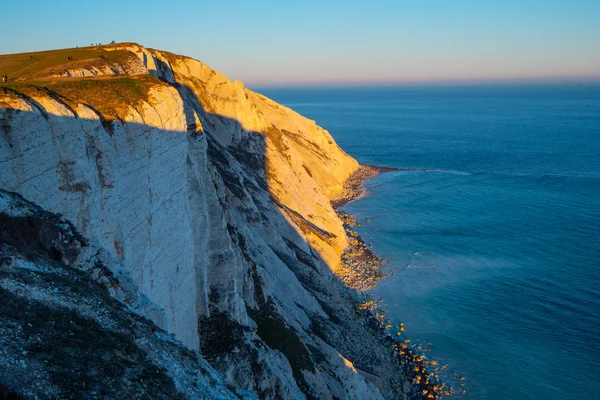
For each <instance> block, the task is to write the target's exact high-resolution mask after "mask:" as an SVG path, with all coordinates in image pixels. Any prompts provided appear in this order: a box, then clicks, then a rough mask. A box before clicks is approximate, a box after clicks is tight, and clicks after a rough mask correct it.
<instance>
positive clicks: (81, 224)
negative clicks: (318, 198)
mask: <svg viewBox="0 0 600 400" xmlns="http://www.w3.org/2000/svg"><path fill="white" fill-rule="evenodd" d="M169 84H170V85H171V86H172V87H174V88H176V89H177V91H178V92H179V94H180V96H181V98H182V99H183V100H184V101H183V104H184V110H183V111H184V114H185V119H186V124H187V129H186V130H181V131H172V130H165V129H163V128H161V127H154V126H149V125H146V124H138V123H129V122H123V121H120V120H119V119H118V118H114V117H112V116H107V115H102V114H101V113H100V112H99V111H98V110H96V109H95V108H93V107H91V106H88V107H89V108H90V109H91V110H92V111H93V112H94V113H95V114H97V116H98V120H95V119H86V118H82V117H80V116H78V115H77V113H76V111H75V110H74V109H73V108H72V107H70V106H69V105H68V102H67V101H65V99H63V98H61V97H60V96H59V95H52V96H50V97H51V98H52V99H53V100H54V101H56V102H58V103H60V104H63V105H64V106H65V107H66V108H67V109H68V110H69V111H70V112H71V113H73V116H58V115H54V114H52V113H49V112H48V111H47V110H46V109H45V108H44V107H43V105H42V104H40V103H39V102H37V101H35V100H34V99H32V98H31V97H28V96H25V95H24V94H22V93H16V92H13V94H15V95H17V96H19V97H21V99H22V100H23V101H25V102H26V103H28V104H29V105H30V106H31V107H32V108H33V109H34V110H36V111H37V112H36V111H32V112H30V111H21V110H17V109H11V108H7V109H4V110H2V109H0V117H1V120H0V122H1V123H0V144H1V148H0V166H1V165H3V164H4V165H8V164H9V162H11V160H13V159H15V158H19V157H21V158H23V160H21V161H22V162H20V163H13V166H14V168H12V169H11V170H8V169H5V168H2V172H0V187H1V188H2V189H5V190H9V191H15V192H18V193H20V194H22V195H23V196H24V197H25V198H27V200H30V201H32V202H34V203H38V204H40V203H41V204H40V205H41V206H42V207H44V199H45V198H46V197H47V196H48V193H42V192H40V189H39V186H38V185H37V183H38V181H39V180H40V179H44V177H45V176H46V174H50V175H52V171H48V170H47V169H43V168H41V166H40V169H39V170H37V171H34V172H31V171H25V170H24V169H23V165H25V164H27V163H28V162H30V163H35V160H29V161H28V160H25V159H24V157H26V156H24V155H23V154H22V153H20V152H21V151H22V150H21V148H20V143H21V142H22V140H21V139H22V138H18V137H16V136H15V135H19V134H20V133H22V132H23V130H18V131H17V130H15V129H14V127H13V125H12V122H13V120H15V119H19V118H21V119H22V120H36V119H40V118H41V119H43V120H45V121H46V122H47V123H48V125H49V126H52V127H53V129H55V130H57V129H61V127H69V126H73V124H75V126H77V127H79V128H78V129H75V130H73V131H70V132H68V131H65V132H64V136H65V137H63V138H62V139H61V140H62V141H63V143H67V142H69V141H77V140H80V138H78V135H80V134H81V132H82V131H83V132H84V136H85V140H84V142H85V143H81V145H80V146H79V147H77V148H80V149H81V150H82V151H83V153H84V154H85V157H83V158H79V157H76V156H74V155H73V154H72V152H71V151H70V150H69V151H65V152H64V153H63V152H62V151H61V147H60V146H61V144H60V143H55V145H56V146H57V148H56V150H57V153H58V154H57V155H56V160H57V162H56V163H54V168H55V169H56V171H55V173H56V175H57V176H58V180H61V181H62V182H57V186H56V187H55V188H54V189H53V190H55V191H56V192H57V193H59V195H58V197H61V202H67V203H68V202H74V203H75V202H79V203H81V204H84V203H85V202H86V200H85V199H86V197H88V196H91V195H92V193H94V192H97V191H99V192H101V193H102V196H110V195H111V192H112V191H115V190H117V186H119V185H121V183H120V181H119V177H118V176H115V175H114V174H111V172H110V171H111V170H112V167H111V166H110V165H106V164H107V163H108V162H109V161H107V157H105V154H104V153H103V148H104V149H107V148H108V147H109V146H108V145H109V144H110V145H111V146H113V147H115V149H113V150H111V151H116V152H117V153H119V152H123V153H127V151H130V152H133V151H137V150H144V151H147V153H148V159H147V160H146V161H144V163H142V164H140V168H147V169H148V171H150V170H151V169H152V168H151V164H152V163H153V162H154V161H155V160H154V159H153V157H154V156H155V155H156V156H157V157H162V156H163V155H161V154H160V153H161V152H160V151H159V149H157V148H155V147H154V146H155V145H160V143H159V142H158V141H157V142H156V143H154V141H155V140H156V139H157V138H159V137H162V136H166V137H170V138H175V139H177V138H178V137H179V136H181V138H179V139H181V140H179V141H178V140H175V139H173V140H174V141H175V144H181V145H182V146H183V145H184V144H186V145H187V146H198V147H202V146H204V143H206V157H207V158H206V163H207V165H208V167H207V171H203V172H209V173H211V176H210V180H211V182H212V184H213V185H214V191H213V192H212V193H213V194H214V198H213V200H214V201H216V202H218V203H219V204H220V209H221V211H222V212H223V216H222V218H223V220H224V221H225V223H226V229H227V232H226V233H227V234H228V236H229V240H231V243H232V244H233V245H234V246H233V247H235V248H236V249H237V250H236V251H238V256H239V257H241V258H242V259H243V263H244V264H245V266H246V269H247V273H248V274H249V275H250V276H251V278H250V280H251V285H249V287H248V288H247V290H248V291H249V292H250V293H251V294H250V295H249V296H250V297H246V298H244V302H245V303H246V307H245V308H246V310H245V312H246V313H247V315H248V316H249V317H250V318H251V319H252V320H253V321H254V324H255V325H256V329H255V331H254V332H255V333H256V335H257V336H258V337H260V339H261V340H262V341H263V343H264V344H266V345H267V346H269V347H270V348H271V349H274V350H278V351H280V352H281V353H282V354H283V355H284V356H285V357H286V358H287V360H288V361H289V364H290V366H291V368H292V372H293V376H294V379H295V381H296V383H297V385H298V387H299V388H300V390H301V391H302V392H304V394H305V395H306V396H307V397H309V398H310V397H314V395H313V389H312V388H311V383H310V382H307V380H306V379H305V377H304V375H303V372H302V371H309V372H311V373H314V374H319V373H320V372H318V371H319V370H322V371H327V367H326V365H327V363H328V362H329V360H328V357H329V356H327V355H326V354H324V352H323V351H322V349H319V348H318V347H316V346H315V344H314V341H311V343H308V342H307V341H306V339H305V338H306V337H307V335H308V336H316V337H318V340H317V341H323V342H325V343H327V344H328V345H330V346H331V347H332V348H334V349H335V350H336V351H337V352H339V353H340V354H342V355H343V356H344V357H345V358H347V359H349V360H350V361H351V362H352V363H353V364H354V365H355V366H356V367H357V368H359V369H361V370H363V371H366V372H367V375H369V376H370V377H371V378H373V377H375V378H373V380H375V381H376V380H377V379H378V377H377V376H376V374H377V373H378V372H377V371H378V370H381V368H384V367H386V365H387V364H388V363H389V361H390V360H389V359H382V358H381V352H378V351H374V350H373V349H374V348H375V347H376V343H377V339H375V338H373V339H372V340H371V341H370V342H369V344H365V338H364V337H358V336H361V335H363V336H364V335H368V331H366V330H364V329H362V328H359V327H356V326H354V325H352V324H353V322H352V321H353V320H356V318H357V317H356V314H354V309H353V305H352V294H349V293H351V292H352V291H351V290H350V289H348V288H346V287H345V286H344V285H343V284H342V283H341V281H339V278H338V277H337V276H336V275H335V274H334V273H333V272H332V271H331V270H330V269H329V268H328V267H327V263H326V261H325V260H324V259H323V258H322V257H321V256H320V255H319V254H318V251H317V250H316V249H314V248H313V247H312V246H310V244H309V243H308V241H307V240H306V238H305V237H303V235H302V234H301V232H307V231H310V232H311V233H313V234H315V235H317V236H320V237H322V238H323V239H324V240H327V237H328V235H331V234H330V233H329V232H327V231H326V230H324V229H322V228H320V227H318V226H316V225H315V224H313V223H312V222H311V221H310V220H309V219H308V218H306V217H305V216H303V215H302V214H301V213H299V212H297V211H295V210H293V209H291V208H289V207H288V206H286V205H285V204H282V203H281V202H280V201H278V200H277V199H276V198H274V197H273V196H272V194H271V192H270V188H269V179H268V174H269V171H268V162H269V160H268V158H267V157H268V156H267V143H266V141H267V137H266V133H265V132H256V131H246V130H245V129H244V127H243V124H242V123H241V122H240V121H237V120H235V119H232V118H229V117H226V116H223V115H219V114H214V113H210V112H207V111H206V110H205V109H204V107H203V105H202V102H201V100H200V99H198V98H197V96H196V95H195V94H194V91H193V90H192V89H191V88H189V87H187V86H186V85H184V84H181V83H177V82H175V83H173V82H171V83H169ZM0 90H1V88H0ZM0 94H1V91H0ZM1 111H3V112H1ZM27 114H31V115H27ZM198 117H200V118H199V120H200V122H201V124H202V127H200V126H198ZM75 120H77V121H75ZM219 132H228V133H234V132H235V133H240V135H239V137H240V138H241V140H240V141H239V142H233V143H229V144H228V145H224V144H223V143H220V141H219V140H218V137H217V136H218V135H220V134H219ZM28 134H30V135H36V134H37V135H47V134H48V132H44V131H41V132H40V131H35V130H32V131H30V132H28ZM271 134H273V135H276V134H277V132H271ZM280 134H281V133H280ZM69 135H71V136H72V137H69ZM135 135H148V137H147V138H146V139H147V140H146V141H145V142H144V143H145V144H144V145H145V146H148V147H147V148H143V149H139V148H137V149H136V146H138V147H139V145H135V144H133V141H134V140H135V137H133V136H135ZM38 139H39V140H40V141H41V142H44V143H49V142H50V141H51V140H48V139H44V138H38ZM31 140H37V139H35V138H32V139H31ZM119 147H120V148H119ZM248 149H254V150H253V151H249V150H248ZM256 149H260V150H258V151H257V150H256ZM71 150H72V149H71ZM122 156H123V157H125V158H126V157H127V155H123V154H122ZM129 157H131V158H132V162H133V158H134V155H133V154H129ZM186 157H187V159H186V160H178V161H177V162H179V163H184V164H185V165H186V167H185V169H186V171H187V172H186V173H187V179H188V182H187V184H188V185H189V184H194V183H193V182H190V181H189V179H190V176H192V175H194V173H193V172H194V171H189V169H190V168H194V163H193V162H191V161H190V159H189V155H187V156H186ZM86 159H87V161H86ZM123 161H125V160H124V159H123ZM82 162H83V163H85V162H87V163H88V164H89V166H93V167H94V168H95V174H94V175H95V176H94V177H93V179H92V180H90V176H91V175H90V174H83V173H82V171H83V170H84V169H85V166H82V165H80V164H81V163H82ZM136 162H137V161H136ZM275 178H276V177H275ZM174 183H175V182H174ZM151 184H152V183H151V181H150V180H147V181H142V180H139V181H137V182H135V185H147V186H149V187H148V188H147V189H148V191H149V192H150V193H152V191H153V189H154V188H152V187H151ZM46 187H48V186H47V185H46ZM124 190H125V189H124ZM163 191H164V192H169V190H168V188H167V189H164V190H163ZM263 194H266V196H264V195H263ZM265 199H266V201H265ZM151 201H156V202H157V203H159V202H160V204H158V205H157V208H160V207H167V205H166V199H158V198H157V199H154V200H151ZM188 201H189V202H190V203H192V202H193V201H197V199H193V198H188ZM92 203H93V202H90V203H89V204H92ZM86 204H88V203H86ZM98 206H99V207H102V204H100V205H98ZM49 211H52V212H60V211H62V210H49ZM86 212H87V214H86V213H83V214H84V215H80V216H78V218H76V220H73V221H72V222H73V223H74V224H75V225H76V226H77V228H78V229H80V230H81V231H82V232H83V233H84V234H85V235H86V236H92V237H93V234H92V232H93V224H94V220H93V219H87V220H86V215H89V214H94V213H97V214H98V215H102V213H103V211H102V210H101V209H98V210H96V211H95V212H92V211H91V210H86ZM233 212H236V213H239V215H240V216H241V217H242V218H244V219H245V221H246V222H248V224H256V226H257V227H260V226H261V225H263V228H261V229H262V230H261V229H259V228H256V232H257V233H259V234H264V235H266V234H267V233H268V230H269V226H287V227H288V228H289V229H285V232H271V234H272V235H275V236H279V237H281V239H282V243H284V244H285V246H276V245H274V244H273V243H272V242H271V243H270V242H269V241H268V240H266V239H265V241H264V244H266V245H267V247H269V248H270V250H271V251H272V253H273V254H274V255H275V257H277V259H278V260H279V261H280V262H281V264H282V265H285V266H286V268H287V269H288V270H289V271H290V272H291V273H292V274H293V275H294V276H295V279H297V283H298V285H300V286H301V287H302V288H303V289H304V290H305V291H306V292H307V293H308V294H309V295H310V296H312V297H314V298H315V300H316V302H317V303H318V304H319V305H320V307H321V309H322V311H323V313H318V312H314V310H311V309H310V307H307V306H306V305H303V304H299V303H296V304H295V307H297V308H298V310H302V312H304V313H305V314H306V316H307V317H308V319H309V320H310V325H309V328H308V329H309V331H306V328H298V324H296V327H293V326H292V325H291V324H290V323H288V322H286V318H285V317H284V316H282V315H280V313H282V310H284V311H285V307H289V305H288V306H283V305H282V304H279V302H280V300H281V299H277V298H276V297H273V296H272V295H271V294H272V293H273V288H272V287H271V288H269V287H268V286H265V282H264V276H265V272H264V271H265V270H268V269H269V268H270V267H269V266H266V265H260V264H259V263H257V261H256V260H257V257H255V255H253V253H254V251H253V250H252V249H249V248H248V245H247V243H248V239H249V238H248V236H247V234H248V233H247V231H246V230H240V228H239V227H238V226H235V225H234V224H230V223H229V222H230V221H229V220H228V218H230V215H229V214H231V213H233ZM66 217H67V218H69V217H70V216H69V215H66ZM152 217H153V216H152V215H149V216H148V218H150V220H151V219H152ZM290 221H293V222H290ZM178 223H180V224H182V225H185V224H188V223H190V222H189V221H179V222H178ZM265 226H266V228H265ZM201 228H202V227H199V226H192V229H201ZM200 236H201V234H200ZM124 246H125V244H124V243H123V241H122V240H120V239H118V238H115V239H114V241H113V246H109V248H108V250H109V251H110V252H111V253H113V254H114V255H115V256H116V257H117V258H119V259H122V260H123V259H124V258H125V252H124V250H123V247H124ZM267 250H268V249H267V248H266V247H265V248H264V249H262V250H260V251H267ZM214 260H215V265H202V266H200V265H197V266H196V267H197V268H198V269H202V268H204V269H206V270H213V269H218V268H220V266H219V265H218V262H217V261H218V257H215V258H214ZM125 261H127V260H125ZM153 267H155V268H156V267H159V266H153ZM142 268H144V267H142ZM261 271H262V272H261ZM195 279H200V278H199V276H198V275H197V276H196V278H195ZM136 283H137V284H138V285H140V288H141V290H143V286H144V284H143V282H136ZM196 284H197V286H201V285H199V282H196ZM203 284H207V285H206V286H207V289H208V293H206V297H207V298H208V310H207V311H208V313H200V310H199V313H200V314H201V315H199V316H198V318H199V320H198V332H199V337H200V339H199V340H200V343H199V349H200V352H201V354H203V356H205V357H206V358H207V359H208V360H209V361H210V362H211V363H214V362H216V360H218V359H219V358H220V357H222V356H223V355H228V356H230V357H232V358H235V357H238V358H239V357H240V356H239V355H236V351H239V348H240V346H239V342H240V340H241V339H243V336H244V335H246V334H247V332H249V331H251V330H252V329H251V328H249V327H248V325H245V324H241V323H240V321H236V320H235V318H232V317H231V315H233V314H234V313H233V312H231V313H228V310H227V309H226V306H223V305H222V304H221V305H219V302H220V301H221V299H222V297H223V296H224V293H221V292H220V290H221V289H220V288H219V287H216V286H215V287H213V286H212V285H211V282H203ZM278 291H285V289H284V288H280V289H278ZM324 315H326V317H325V316H324ZM371 322H372V323H373V324H375V325H376V324H377V322H376V321H375V320H373V321H371ZM299 329H300V330H299ZM301 330H304V331H303V332H302V331H301ZM224 331H227V335H224V333H225V332H224ZM241 350H242V351H244V350H247V351H251V349H249V348H244V347H243V346H241ZM219 367H221V369H222V370H223V369H225V367H224V366H219V365H217V366H216V368H217V369H219ZM380 367H381V368H380ZM348 368H349V369H350V367H348ZM378 384H381V382H378ZM255 389H256V388H255ZM380 390H390V387H389V385H388V384H384V385H383V387H380ZM259 393H260V391H259Z"/></svg>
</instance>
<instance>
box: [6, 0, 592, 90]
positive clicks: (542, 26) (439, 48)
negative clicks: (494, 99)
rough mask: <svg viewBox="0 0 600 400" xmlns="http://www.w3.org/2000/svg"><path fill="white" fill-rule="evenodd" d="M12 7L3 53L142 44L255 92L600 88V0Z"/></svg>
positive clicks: (32, 2) (267, 0)
mask: <svg viewBox="0 0 600 400" xmlns="http://www.w3.org/2000/svg"><path fill="white" fill-rule="evenodd" d="M3 3H4V4H3V7H2V24H0V37H1V38H2V40H1V41H0V54H6V53H18V52H26V51H35V50H45V49H53V48H64V47H75V46H86V45H89V44H90V43H97V42H100V43H107V42H110V41H111V40H115V41H117V42H125V41H132V42H138V43H140V44H142V45H144V46H147V47H153V48H158V49H162V50H168V51H171V52H174V53H178V54H184V55H187V56H190V57H193V58H197V59H199V60H202V61H203V62H205V63H207V64H208V65H210V66H211V67H212V68H214V69H216V70H218V71H220V72H222V73H224V74H226V75H227V76H229V77H230V78H232V79H239V80H241V81H243V82H245V83H246V84H247V85H254V86H256V85H296V84H312V85H319V84H332V85H335V84H394V83H429V82H431V83H439V82H441V83H453V82H489V81H531V80H542V81H546V80H550V81H552V80H578V79H579V80H583V81H585V80H588V79H591V80H600V22H599V21H600V1H599V0H572V1H566V0H544V1H542V0H520V1H516V0H503V1H486V0H479V1H473V0H454V1H449V0H421V1H417V0H411V1H405V0H395V1H394V0H373V1H369V2H367V1H355V0H346V1H315V0H305V1H301V2H299V1H294V2H291V1H271V0H254V1H232V0H223V1H217V0H212V1H210V2H208V1H188V0H184V1H177V2H170V3H169V2H164V1H156V0H148V1H137V0H130V1H127V2H123V1H115V0H105V1H103V2H101V3H98V2H94V3H92V2H72V1H70V2H67V1H63V0H54V1H44V0H29V1H27V2H23V1H11V0H8V1H7V2H6V3H5V2H3Z"/></svg>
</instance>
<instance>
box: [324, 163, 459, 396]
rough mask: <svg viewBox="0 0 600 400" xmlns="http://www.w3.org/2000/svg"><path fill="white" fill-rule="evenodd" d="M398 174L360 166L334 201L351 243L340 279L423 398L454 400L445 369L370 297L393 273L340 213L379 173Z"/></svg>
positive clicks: (357, 224)
mask: <svg viewBox="0 0 600 400" xmlns="http://www.w3.org/2000/svg"><path fill="white" fill-rule="evenodd" d="M397 170H398V169H397V168H389V167H379V166H374V165H366V164H361V165H360V167H359V169H358V170H357V171H356V172H355V173H354V174H352V176H350V178H348V180H347V181H346V182H344V187H343V190H342V192H341V193H340V194H339V195H338V197H337V198H335V199H334V200H332V202H331V204H332V206H333V207H334V208H335V210H336V213H337V215H338V217H339V218H340V219H341V220H342V222H343V223H344V229H345V232H346V235H347V237H348V242H349V244H348V247H347V248H346V249H345V250H344V252H343V254H342V270H341V272H339V273H338V275H339V276H340V278H341V280H342V282H343V283H344V284H345V285H346V286H347V287H349V288H350V289H353V290H355V291H356V292H357V293H359V294H360V295H361V296H362V302H360V303H359V304H358V305H357V311H358V312H359V313H361V314H362V318H363V321H364V322H365V323H366V324H367V326H368V327H369V328H370V329H372V330H373V331H374V332H375V333H376V334H377V335H378V336H379V337H380V340H381V341H382V342H383V343H384V344H385V345H386V346H388V347H391V348H392V350H393V353H394V358H395V360H396V362H397V363H398V364H400V365H401V366H402V369H403V370H404V373H405V374H406V375H407V376H409V377H411V379H412V383H413V384H415V385H416V386H417V387H418V388H419V390H418V392H419V394H420V395H421V396H422V398H423V399H441V398H444V397H451V396H452V395H454V394H455V389H454V388H452V387H450V386H449V385H448V384H447V383H445V382H443V381H441V379H440V378H439V376H438V374H437V372H438V371H439V370H440V369H443V368H445V367H440V366H438V365H437V363H436V362H435V361H427V360H426V356H425V355H424V354H423V352H422V350H421V346H416V345H415V344H411V341H410V340H408V339H403V338H402V335H403V334H404V324H402V323H399V324H397V323H396V324H395V323H393V321H392V320H390V319H388V318H387V313H386V311H385V309H384V306H383V305H382V304H381V302H380V301H377V300H375V299H373V298H372V296H371V295H370V293H369V291H370V290H371V289H374V288H375V287H376V286H377V284H378V283H379V282H380V281H381V280H382V279H385V278H386V276H388V275H389V274H390V273H391V269H390V265H389V263H388V262H386V260H384V259H382V258H381V257H379V256H378V255H377V254H375V252H373V250H371V248H370V247H369V246H368V245H367V244H366V243H365V241H364V240H363V239H362V237H361V236H360V235H359V234H358V233H357V232H356V228H358V227H360V222H359V219H358V217H357V216H355V215H352V214H350V213H348V212H345V211H343V210H342V209H341V208H342V207H343V206H345V205H346V204H348V203H349V202H350V201H353V200H357V199H359V198H361V197H363V196H366V195H367V194H368V192H367V189H366V187H365V183H366V182H368V181H369V180H371V179H373V178H374V177H376V176H377V175H378V174H379V173H382V172H391V171H397ZM367 221H368V220H367Z"/></svg>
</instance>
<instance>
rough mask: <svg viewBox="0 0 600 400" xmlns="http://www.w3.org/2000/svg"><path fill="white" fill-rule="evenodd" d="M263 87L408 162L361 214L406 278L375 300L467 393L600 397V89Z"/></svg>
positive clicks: (356, 208)
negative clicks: (380, 302)
mask: <svg viewBox="0 0 600 400" xmlns="http://www.w3.org/2000/svg"><path fill="white" fill-rule="evenodd" d="M259 91H260V92H262V93H264V94H265V95H267V96H269V97H271V98H273V99H274V100H276V101H278V102H280V103H283V104H285V105H287V106H289V107H291V108H293V109H295V110H297V111H298V112H300V113H301V114H303V115H305V116H307V117H309V118H311V119H314V120H316V121H317V123H318V124H320V125H322V126H323V127H325V128H326V129H328V130H329V131H330V133H331V134H332V135H333V137H334V138H335V140H336V141H337V142H338V143H339V144H340V146H341V147H342V148H344V149H345V150H346V151H347V152H348V153H349V154H350V155H352V156H354V157H355V158H357V159H358V160H359V161H360V162H363V163H368V164H376V165H385V166H392V167H400V168H402V169H401V170H399V171H397V172H389V173H385V174H381V175H380V176H379V177H378V178H376V179H374V180H373V181H371V182H370V183H369V185H368V186H369V191H370V195H369V196H368V197H366V198H364V199H361V200H359V201H355V202H352V203H350V204H349V205H348V206H346V209H347V210H348V211H349V212H352V213H355V214H359V215H364V218H365V219H367V218H368V219H370V221H369V223H363V224H361V227H360V228H359V231H360V233H361V234H362V235H363V236H364V237H365V238H368V239H369V240H368V241H370V242H372V243H373V246H374V250H375V251H376V252H377V253H378V254H379V255H381V256H382V257H384V258H386V259H388V260H390V261H391V262H392V265H393V267H394V268H395V269H397V271H396V273H395V274H394V275H393V276H392V277H391V278H389V279H388V280H386V281H385V282H383V283H382V284H381V285H380V286H379V287H378V288H377V289H376V290H375V294H376V295H377V296H379V297H380V298H381V299H383V300H384V302H385V304H386V308H387V310H388V311H389V313H390V316H391V317H393V318H395V319H396V320H397V321H398V322H400V321H402V322H404V323H405V327H406V334H407V338H409V339H411V340H412V341H413V342H415V343H417V344H418V345H421V346H422V347H423V348H425V349H426V350H427V352H426V354H427V357H428V359H431V360H435V361H437V362H438V363H439V364H440V365H447V368H446V369H444V370H443V371H442V372H441V373H442V376H443V377H444V378H445V379H446V381H448V382H450V383H451V384H452V385H453V386H454V387H456V388H458V389H461V390H462V389H464V390H466V392H467V394H468V395H470V397H469V396H468V395H464V396H462V397H464V398H473V399H520V400H521V399H536V400H537V399H557V400H558V399H560V400H568V399H573V400H574V399H587V398H594V396H597V395H598V393H599V391H600V384H599V380H598V377H600V345H599V343H600V268H599V267H598V260H600V239H599V238H600V86H599V85H597V84H589V85H582V84H565V85H505V86H504V85H493V86H424V87H417V86H413V87H404V88H402V87H377V88H310V89H306V88H305V89H301V88H297V89H276V88H266V89H259ZM461 377H465V378H466V379H465V380H461ZM457 398H461V396H460V395H459V396H457Z"/></svg>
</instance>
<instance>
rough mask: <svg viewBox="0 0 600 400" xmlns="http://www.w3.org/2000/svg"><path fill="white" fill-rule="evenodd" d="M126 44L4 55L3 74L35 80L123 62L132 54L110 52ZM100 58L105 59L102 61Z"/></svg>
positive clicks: (0, 60) (1, 58)
mask: <svg viewBox="0 0 600 400" xmlns="http://www.w3.org/2000/svg"><path fill="white" fill-rule="evenodd" d="M123 45H125V44H124V43H119V44H113V45H106V46H93V47H81V48H72V49H60V50H48V51H36V52H31V53H18V54H5V55H0V75H2V76H4V75H8V77H9V80H10V81H14V80H17V79H35V78H39V77H42V76H48V75H52V74H54V73H59V72H61V71H63V70H65V69H69V68H81V67H89V66H92V65H95V64H100V63H106V62H107V61H117V62H123V61H126V60H127V59H128V58H130V57H131V56H132V54H131V52H128V51H126V50H113V51H111V50H108V49H112V48H115V47H119V46H123ZM100 55H103V56H104V57H105V58H104V59H102V58H100ZM69 57H73V60H72V61H71V60H69V59H68V58H69Z"/></svg>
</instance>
